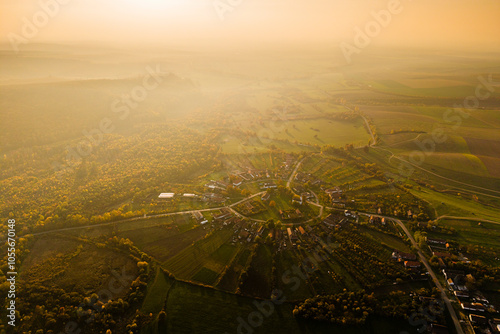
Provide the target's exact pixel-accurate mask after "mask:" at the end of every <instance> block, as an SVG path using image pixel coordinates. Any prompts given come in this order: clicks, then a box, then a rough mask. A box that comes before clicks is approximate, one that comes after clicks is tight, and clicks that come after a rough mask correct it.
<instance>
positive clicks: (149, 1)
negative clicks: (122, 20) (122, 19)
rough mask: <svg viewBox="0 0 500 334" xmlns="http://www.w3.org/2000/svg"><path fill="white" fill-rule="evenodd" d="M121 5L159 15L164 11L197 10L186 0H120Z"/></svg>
mask: <svg viewBox="0 0 500 334" xmlns="http://www.w3.org/2000/svg"><path fill="white" fill-rule="evenodd" d="M119 3H120V5H122V6H125V7H127V9H129V10H134V11H137V12H142V13H145V12H146V13H151V14H158V13H161V12H164V11H167V10H168V11H181V12H184V11H187V10H192V9H194V8H195V6H194V5H193V1H186V0H120V1H119Z"/></svg>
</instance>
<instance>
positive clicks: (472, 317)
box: [469, 314, 488, 325]
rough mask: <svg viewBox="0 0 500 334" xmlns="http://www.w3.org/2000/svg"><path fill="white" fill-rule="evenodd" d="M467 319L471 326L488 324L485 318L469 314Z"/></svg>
mask: <svg viewBox="0 0 500 334" xmlns="http://www.w3.org/2000/svg"><path fill="white" fill-rule="evenodd" d="M469 319H470V322H472V323H473V324H478V325H487V324H488V319H486V317H485V316H482V315H475V314H469Z"/></svg>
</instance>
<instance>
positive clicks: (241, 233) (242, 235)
mask: <svg viewBox="0 0 500 334" xmlns="http://www.w3.org/2000/svg"><path fill="white" fill-rule="evenodd" d="M249 234H250V233H248V232H247V231H245V230H244V229H241V231H240V234H239V235H238V239H243V240H245V239H247V238H248V236H249Z"/></svg>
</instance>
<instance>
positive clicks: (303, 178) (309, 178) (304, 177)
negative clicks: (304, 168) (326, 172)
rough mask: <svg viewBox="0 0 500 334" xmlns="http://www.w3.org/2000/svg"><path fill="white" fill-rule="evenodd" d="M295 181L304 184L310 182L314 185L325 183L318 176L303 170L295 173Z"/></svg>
mask: <svg viewBox="0 0 500 334" xmlns="http://www.w3.org/2000/svg"><path fill="white" fill-rule="evenodd" d="M295 181H297V182H298V183H302V184H304V183H307V182H309V183H310V184H311V185H313V186H316V185H322V184H324V181H322V180H321V179H318V178H317V177H316V176H314V175H312V174H310V173H302V172H298V173H297V174H295Z"/></svg>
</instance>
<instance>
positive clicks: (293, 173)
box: [286, 158, 305, 189]
mask: <svg viewBox="0 0 500 334" xmlns="http://www.w3.org/2000/svg"><path fill="white" fill-rule="evenodd" d="M304 159H305V158H303V159H302V160H300V161H299V162H298V163H297V164H296V165H295V169H294V170H293V172H292V174H290V177H289V178H288V181H287V182H286V187H287V188H288V189H290V184H291V183H292V181H293V179H294V177H295V175H296V174H297V171H298V170H299V168H300V165H301V164H302V161H304Z"/></svg>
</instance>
